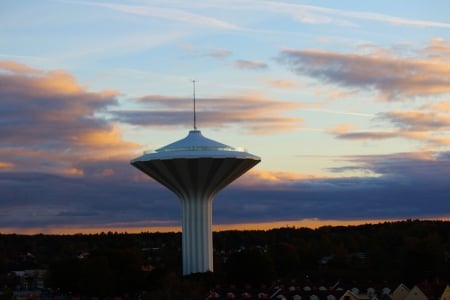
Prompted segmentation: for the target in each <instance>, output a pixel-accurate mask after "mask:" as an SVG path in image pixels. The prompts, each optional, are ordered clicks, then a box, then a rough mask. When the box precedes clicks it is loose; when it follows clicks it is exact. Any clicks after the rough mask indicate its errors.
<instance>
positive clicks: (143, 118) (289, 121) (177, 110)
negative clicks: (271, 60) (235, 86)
mask: <svg viewBox="0 0 450 300" xmlns="http://www.w3.org/2000/svg"><path fill="white" fill-rule="evenodd" d="M136 101H137V103H139V104H140V105H141V106H143V109H140V110H133V111H113V112H112V114H113V116H114V118H115V120H116V121H119V122H123V123H129V124H133V125H140V126H159V127H174V126H175V127H184V128H186V126H189V125H191V124H192V101H191V100H187V99H185V98H179V97H167V96H160V95H149V96H145V97H142V98H140V99H137V100H136ZM300 107H301V105H300V104H298V103H296V102H288V101H279V100H274V99H268V98H265V97H263V96H260V95H250V96H239V97H235V96H230V97H223V98H204V99H198V101H197V109H198V110H197V112H198V113H197V122H198V123H197V124H199V125H200V127H209V126H212V127H225V126H234V125H236V124H239V125H240V126H242V127H243V128H245V129H246V130H247V131H249V132H251V133H255V134H265V133H275V132H282V131H290V130H295V129H297V128H298V127H299V125H300V124H301V123H302V119H300V118H297V117H289V116H286V115H287V113H288V112H289V111H291V110H294V109H298V108H300Z"/></svg>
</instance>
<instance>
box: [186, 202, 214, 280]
mask: <svg viewBox="0 0 450 300" xmlns="http://www.w3.org/2000/svg"><path fill="white" fill-rule="evenodd" d="M212 201H213V197H210V198H206V197H205V198H192V199H189V198H188V199H181V204H182V210H183V222H182V244H183V247H182V248H183V275H189V274H192V273H199V272H208V271H211V272H212V271H213V247H212V228H211V227H212Z"/></svg>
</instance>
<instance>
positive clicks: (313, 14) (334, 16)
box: [258, 1, 450, 28]
mask: <svg viewBox="0 0 450 300" xmlns="http://www.w3.org/2000/svg"><path fill="white" fill-rule="evenodd" d="M258 3H259V2H258ZM262 5H264V6H265V7H267V8H269V9H271V10H272V11H276V12H279V13H284V14H288V15H290V16H292V17H293V18H294V19H295V20H297V21H299V22H302V23H310V24H335V25H341V26H357V24H356V23H355V21H354V20H355V19H356V20H358V19H359V20H369V21H375V22H382V23H389V24H392V25H402V26H413V27H438V28H450V23H446V22H437V21H433V20H418V19H408V18H402V17H396V16H391V15H386V14H379V13H373V12H367V11H352V10H341V9H333V8H328V7H322V6H313V5H303V4H295V3H284V2H272V1H265V2H263V4H262Z"/></svg>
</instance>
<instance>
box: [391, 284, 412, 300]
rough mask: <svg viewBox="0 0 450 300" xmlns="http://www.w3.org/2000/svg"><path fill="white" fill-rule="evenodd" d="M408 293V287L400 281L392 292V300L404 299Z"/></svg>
mask: <svg viewBox="0 0 450 300" xmlns="http://www.w3.org/2000/svg"><path fill="white" fill-rule="evenodd" d="M408 294H409V288H408V287H407V286H406V285H404V284H403V283H401V284H400V285H399V286H398V287H397V288H396V289H395V290H394V292H393V293H392V296H391V298H392V300H404V299H405V297H406V296H407V295H408Z"/></svg>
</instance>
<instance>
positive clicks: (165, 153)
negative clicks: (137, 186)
mask: <svg viewBox="0 0 450 300" xmlns="http://www.w3.org/2000/svg"><path fill="white" fill-rule="evenodd" d="M200 157H213V158H221V157H224V158H225V157H234V158H242V159H245V158H248V159H254V160H261V158H259V157H258V156H256V155H253V154H250V153H248V152H246V151H245V149H243V148H234V147H231V146H228V145H226V144H222V143H219V142H217V141H214V140H211V139H209V138H206V137H205V136H203V135H202V133H201V132H200V130H191V131H189V134H188V135H187V136H186V137H185V138H183V139H181V140H178V141H176V142H173V143H171V144H168V145H166V146H164V147H161V148H159V149H156V150H155V151H153V152H146V153H145V154H144V155H143V156H141V157H138V158H136V159H134V160H132V161H131V163H133V162H136V161H145V160H153V159H172V158H200Z"/></svg>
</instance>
